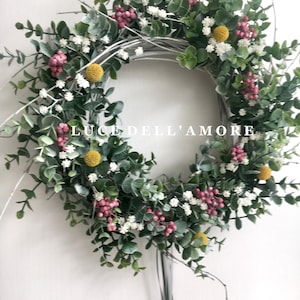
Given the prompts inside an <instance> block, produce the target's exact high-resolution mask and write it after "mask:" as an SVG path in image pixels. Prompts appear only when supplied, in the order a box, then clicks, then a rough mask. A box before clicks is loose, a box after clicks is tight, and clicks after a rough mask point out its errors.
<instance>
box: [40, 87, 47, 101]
mask: <svg viewBox="0 0 300 300" xmlns="http://www.w3.org/2000/svg"><path fill="white" fill-rule="evenodd" d="M39 96H40V97H41V98H43V99H46V98H47V97H48V92H47V90H46V89H44V88H43V89H41V90H40V92H39Z"/></svg>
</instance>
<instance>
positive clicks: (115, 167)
mask: <svg viewBox="0 0 300 300" xmlns="http://www.w3.org/2000/svg"><path fill="white" fill-rule="evenodd" d="M109 170H110V171H111V172H116V171H117V170H118V164H116V163H115V162H111V163H110V164H109Z"/></svg>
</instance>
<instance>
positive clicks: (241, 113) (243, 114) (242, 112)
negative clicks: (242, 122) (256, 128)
mask: <svg viewBox="0 0 300 300" xmlns="http://www.w3.org/2000/svg"><path fill="white" fill-rule="evenodd" d="M246 114H247V111H246V109H244V108H241V109H240V110H239V115H240V116H241V117H243V116H245V115H246Z"/></svg>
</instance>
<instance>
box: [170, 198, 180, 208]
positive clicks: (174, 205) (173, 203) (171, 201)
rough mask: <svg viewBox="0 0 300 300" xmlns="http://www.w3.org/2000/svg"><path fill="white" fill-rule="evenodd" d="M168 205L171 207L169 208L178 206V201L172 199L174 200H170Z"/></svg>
mask: <svg viewBox="0 0 300 300" xmlns="http://www.w3.org/2000/svg"><path fill="white" fill-rule="evenodd" d="M169 204H170V205H171V207H177V206H178V204H179V200H178V199H177V198H175V197H174V198H172V199H170V202H169Z"/></svg>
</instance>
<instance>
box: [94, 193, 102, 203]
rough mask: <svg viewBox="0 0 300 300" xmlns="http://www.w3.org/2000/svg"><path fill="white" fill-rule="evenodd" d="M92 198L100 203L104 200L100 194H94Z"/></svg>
mask: <svg viewBox="0 0 300 300" xmlns="http://www.w3.org/2000/svg"><path fill="white" fill-rule="evenodd" d="M94 198H95V200H96V201H100V200H102V199H103V198H104V195H103V193H102V192H97V193H95V194H94Z"/></svg>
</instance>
